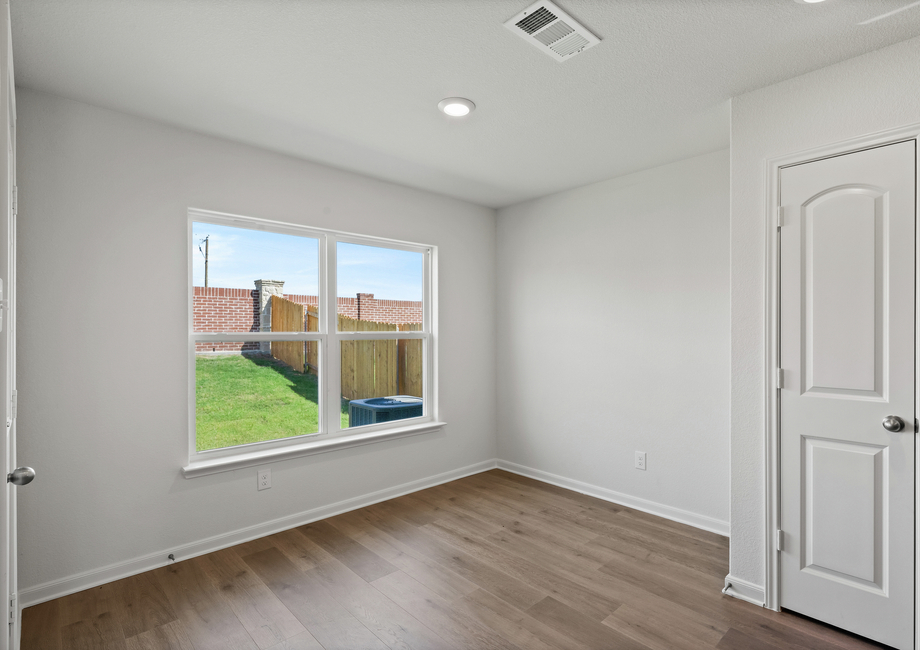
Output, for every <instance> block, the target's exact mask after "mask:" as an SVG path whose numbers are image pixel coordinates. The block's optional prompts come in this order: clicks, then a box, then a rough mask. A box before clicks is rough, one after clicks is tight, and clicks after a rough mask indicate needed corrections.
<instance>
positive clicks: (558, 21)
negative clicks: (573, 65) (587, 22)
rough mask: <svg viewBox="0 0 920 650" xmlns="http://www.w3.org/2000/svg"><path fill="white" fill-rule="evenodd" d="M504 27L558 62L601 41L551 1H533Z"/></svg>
mask: <svg viewBox="0 0 920 650" xmlns="http://www.w3.org/2000/svg"><path fill="white" fill-rule="evenodd" d="M505 27H507V28H508V29H510V30H511V31H512V32H514V33H515V34H517V35H518V36H520V37H521V38H523V39H524V40H525V41H527V42H528V43H530V44H531V45H533V46H534V47H538V48H540V50H542V51H543V52H546V53H547V54H549V55H550V56H551V57H553V58H554V59H556V60H557V61H567V60H569V59H571V58H572V57H573V56H575V55H576V54H578V53H579V52H584V51H585V50H586V49H588V48H589V47H594V46H595V45H597V44H598V43H600V42H601V41H600V39H599V38H598V37H597V36H595V35H594V34H592V33H591V32H589V31H588V30H587V29H585V28H584V27H583V26H582V25H579V24H578V23H577V22H575V19H574V18H572V17H571V16H570V15H568V14H567V13H565V12H564V11H563V10H562V9H560V8H559V7H557V6H556V5H554V4H553V3H552V2H549V0H546V1H545V2H535V3H533V4H532V5H530V6H529V7H527V9H525V10H524V11H522V12H521V13H519V14H518V15H516V16H515V17H514V18H512V19H511V20H508V21H507V22H506V23H505Z"/></svg>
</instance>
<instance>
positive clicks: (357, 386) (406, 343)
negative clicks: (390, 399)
mask: <svg viewBox="0 0 920 650" xmlns="http://www.w3.org/2000/svg"><path fill="white" fill-rule="evenodd" d="M338 319H339V331H340V332H396V331H400V332H410V331H418V330H420V329H421V328H422V326H421V325H420V324H418V323H405V324H402V325H396V324H393V323H375V322H373V321H367V320H356V319H354V318H348V317H347V316H341V315H340V316H339V317H338ZM388 395H412V396H414V397H422V341H421V340H417V339H400V340H398V341H395V340H389V341H385V340H384V341H382V340H376V341H342V397H344V398H345V399H348V400H352V399H368V398H370V397H387V396H388Z"/></svg>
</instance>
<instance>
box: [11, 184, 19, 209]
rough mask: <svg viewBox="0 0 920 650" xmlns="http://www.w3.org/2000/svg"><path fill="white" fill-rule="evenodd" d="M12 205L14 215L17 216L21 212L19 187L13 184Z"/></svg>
mask: <svg viewBox="0 0 920 650" xmlns="http://www.w3.org/2000/svg"><path fill="white" fill-rule="evenodd" d="M11 207H12V209H13V216H14V217H15V216H16V214H17V213H18V212H19V187H18V186H16V185H13V204H12V206H11Z"/></svg>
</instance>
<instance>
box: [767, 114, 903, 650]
mask: <svg viewBox="0 0 920 650" xmlns="http://www.w3.org/2000/svg"><path fill="white" fill-rule="evenodd" d="M911 140H912V141H915V142H916V143H917V146H920V123H916V124H911V125H909V126H904V127H899V128H897V129H891V130H886V131H881V132H878V133H873V134H870V135H865V136H861V137H858V138H853V139H849V140H843V141H840V142H836V143H833V144H828V145H824V146H821V147H816V148H813V149H807V150H804V151H799V152H797V153H793V154H787V155H783V156H778V157H775V158H769V159H767V160H766V164H765V170H764V171H765V174H766V179H765V180H766V184H765V187H766V190H767V191H766V205H765V206H764V207H765V210H766V212H765V215H764V216H765V218H764V227H765V229H766V237H765V241H766V251H765V256H764V262H765V265H766V269H765V273H764V302H765V305H764V316H765V322H764V362H765V363H764V370H765V377H764V386H765V394H764V419H765V421H764V431H765V434H766V435H765V436H764V472H763V475H764V481H765V485H764V499H765V503H764V513H765V515H766V516H765V522H764V523H765V528H764V538H765V539H764V551H765V557H764V607H767V608H768V609H772V610H775V611H779V609H780V604H779V557H778V555H777V553H778V551H777V548H776V541H777V540H776V531H777V530H779V522H780V518H779V505H780V500H779V497H780V494H779V489H780V466H779V417H778V416H779V401H778V399H777V376H776V375H777V372H776V370H777V368H779V358H778V351H779V346H778V343H779V320H778V317H779V302H778V300H779V291H778V288H779V270H780V267H779V259H778V253H779V245H778V244H779V242H778V233H779V230H778V227H777V226H778V218H777V217H778V213H779V208H780V200H779V199H780V196H779V191H780V186H779V175H780V171H781V170H782V169H783V168H785V167H791V166H793V165H800V164H804V163H809V162H814V161H816V160H822V159H824V158H832V157H834V156H841V155H844V154H850V153H856V152H858V151H863V150H865V149H873V148H875V147H880V146H885V145H889V144H896V143H898V142H905V141H911ZM915 156H916V149H915ZM918 162H920V161H918V160H917V159H916V157H915V160H914V172H915V174H917V178H916V179H915V184H914V211H915V214H914V219H915V224H917V227H916V228H915V237H916V238H917V240H916V241H915V242H914V250H915V251H916V255H915V261H914V294H915V295H914V354H915V360H914V373H915V374H914V391H915V392H914V411H915V412H914V418H915V419H916V418H920V413H918V404H920V336H918V324H920V245H918V244H920V220H918V217H920V214H918V200H917V199H918V197H917V191H918V188H920V173H918V167H920V165H918ZM914 435H915V436H917V435H918V434H917V433H915V434H914ZM918 468H920V441H917V444H915V445H914V472H915V480H914V572H915V573H914V648H915V649H920V630H918V625H917V622H918V621H920V591H918V585H920V553H918V551H920V545H918V543H917V540H918V539H920V481H917V480H916V472H917V471H918Z"/></svg>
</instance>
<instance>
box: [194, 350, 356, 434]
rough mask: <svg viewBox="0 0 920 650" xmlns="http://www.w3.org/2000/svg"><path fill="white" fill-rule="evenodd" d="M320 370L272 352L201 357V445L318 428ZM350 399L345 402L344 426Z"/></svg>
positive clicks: (197, 424) (197, 419)
mask: <svg viewBox="0 0 920 650" xmlns="http://www.w3.org/2000/svg"><path fill="white" fill-rule="evenodd" d="M317 388H318V382H317V379H316V376H314V375H310V374H302V373H299V372H295V371H294V370H293V369H291V367H290V366H287V365H285V364H283V363H280V362H279V361H276V360H275V359H273V358H271V357H267V356H266V357H263V356H248V355H247V356H242V355H231V356H225V357H223V356H221V357H205V356H200V357H196V358H195V442H196V448H197V449H198V451H204V450H206V449H218V448H220V447H232V446H235V445H244V444H247V443H250V442H262V441H264V440H277V439H279V438H288V437H291V436H302V435H305V434H308V433H316V432H317V430H318V428H319V407H318V405H317ZM347 427H348V402H347V401H344V400H343V402H342V428H347Z"/></svg>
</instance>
